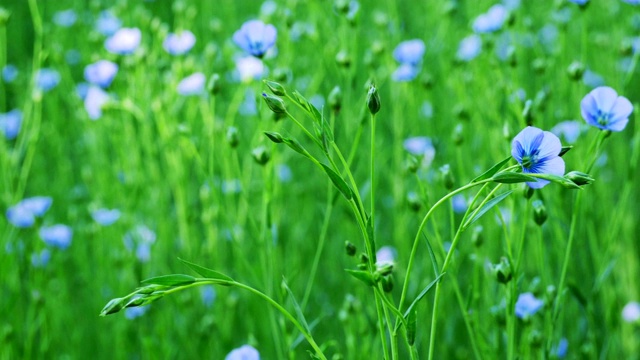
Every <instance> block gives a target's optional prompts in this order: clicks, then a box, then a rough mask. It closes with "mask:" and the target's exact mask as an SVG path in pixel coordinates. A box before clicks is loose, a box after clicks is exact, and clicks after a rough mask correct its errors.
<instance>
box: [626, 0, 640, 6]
mask: <svg viewBox="0 0 640 360" xmlns="http://www.w3.org/2000/svg"><path fill="white" fill-rule="evenodd" d="M622 2H625V3H627V4H631V5H638V4H640V0H622Z"/></svg>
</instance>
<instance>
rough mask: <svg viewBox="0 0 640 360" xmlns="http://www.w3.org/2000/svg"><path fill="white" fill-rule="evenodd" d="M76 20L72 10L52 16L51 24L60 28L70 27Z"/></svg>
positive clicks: (76, 17)
mask: <svg viewBox="0 0 640 360" xmlns="http://www.w3.org/2000/svg"><path fill="white" fill-rule="evenodd" d="M76 20H78V16H77V15H76V12H75V11H73V10H72V9H69V10H63V11H58V12H56V13H55V14H53V22H54V23H55V24H56V25H58V26H61V27H71V26H73V24H75V23H76Z"/></svg>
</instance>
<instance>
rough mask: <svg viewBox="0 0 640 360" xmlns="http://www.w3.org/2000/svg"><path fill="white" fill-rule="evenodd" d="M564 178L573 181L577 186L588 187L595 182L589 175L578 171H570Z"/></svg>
mask: <svg viewBox="0 0 640 360" xmlns="http://www.w3.org/2000/svg"><path fill="white" fill-rule="evenodd" d="M564 178H565V179H568V180H571V181H573V182H574V183H575V184H576V185H578V186H582V185H589V184H591V183H592V182H594V181H595V179H594V178H592V177H591V176H590V175H589V174H585V173H583V172H580V171H571V172H569V173H567V174H566V175H565V176H564Z"/></svg>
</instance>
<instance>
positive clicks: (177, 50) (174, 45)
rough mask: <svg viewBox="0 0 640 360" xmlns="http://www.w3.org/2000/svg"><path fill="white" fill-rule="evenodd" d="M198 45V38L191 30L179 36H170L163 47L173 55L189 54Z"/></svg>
mask: <svg viewBox="0 0 640 360" xmlns="http://www.w3.org/2000/svg"><path fill="white" fill-rule="evenodd" d="M195 44H196V36H195V35H193V33H192V32H191V31H189V30H184V31H183V32H181V33H179V34H169V35H167V37H166V38H165V39H164V42H163V43H162V47H163V48H164V49H165V50H166V51H167V52H168V53H169V54H171V55H182V54H185V53H187V52H188V51H189V50H191V48H192V47H193V45H195Z"/></svg>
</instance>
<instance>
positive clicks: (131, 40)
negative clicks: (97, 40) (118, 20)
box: [104, 28, 142, 55]
mask: <svg viewBox="0 0 640 360" xmlns="http://www.w3.org/2000/svg"><path fill="white" fill-rule="evenodd" d="M141 38H142V33H141V32H140V29H138V28H122V29H119V30H118V31H116V32H115V34H113V35H112V36H111V37H110V38H108V39H107V40H106V41H105V42H104V47H105V48H106V49H107V51H108V52H110V53H112V54H118V55H129V54H133V52H134V51H136V49H137V48H138V46H139V45H140V40H141Z"/></svg>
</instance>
